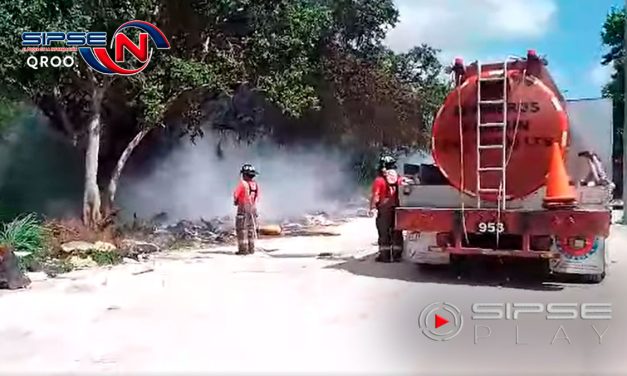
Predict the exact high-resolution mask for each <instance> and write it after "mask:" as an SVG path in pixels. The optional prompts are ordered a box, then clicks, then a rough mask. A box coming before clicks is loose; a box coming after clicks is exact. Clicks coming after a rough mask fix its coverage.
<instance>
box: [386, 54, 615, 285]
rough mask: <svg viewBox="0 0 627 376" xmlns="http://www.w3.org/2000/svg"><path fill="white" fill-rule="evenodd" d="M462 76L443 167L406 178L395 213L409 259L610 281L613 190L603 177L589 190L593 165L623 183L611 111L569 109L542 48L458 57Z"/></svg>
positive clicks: (448, 103)
mask: <svg viewBox="0 0 627 376" xmlns="http://www.w3.org/2000/svg"><path fill="white" fill-rule="evenodd" d="M451 70H452V72H451V73H452V76H453V77H454V80H455V81H454V88H453V89H452V90H451V92H450V93H449V94H448V96H447V97H446V99H445V101H444V104H443V105H442V106H441V108H440V109H439V111H438V113H437V114H436V116H435V120H434V122H433V127H432V142H431V144H432V145H431V149H432V158H433V163H423V164H420V165H406V166H405V167H406V168H405V171H404V172H403V174H404V175H405V176H406V177H409V179H406V181H408V182H406V183H405V185H404V186H403V187H402V188H401V190H400V193H399V201H400V205H399V207H398V208H397V209H396V214H395V215H396V222H395V227H396V229H397V230H401V231H403V234H404V249H403V259H404V260H406V261H410V262H413V263H416V264H418V265H450V264H451V263H452V262H454V261H456V260H458V259H460V258H463V257H479V256H482V257H486V256H487V257H501V258H504V257H506V258H510V259H514V261H515V260H520V259H522V258H533V259H538V260H540V261H543V262H545V263H546V265H547V267H548V269H549V270H550V271H551V272H552V273H556V274H557V273H560V274H571V275H574V277H576V279H580V280H583V281H584V282H589V283H598V282H600V281H602V280H603V278H604V277H605V274H606V268H607V260H608V249H607V237H608V236H609V230H610V224H611V208H610V200H611V197H612V188H613V187H612V183H611V182H608V181H606V179H598V175H599V174H598V171H597V174H596V175H595V176H597V179H596V181H595V179H592V181H591V180H590V179H588V180H587V181H582V180H585V178H586V176H588V175H589V174H590V172H594V171H591V169H594V168H595V166H594V164H591V163H589V160H588V159H590V158H588V157H589V156H590V155H594V156H595V157H596V159H597V162H598V161H600V165H601V166H597V167H602V168H604V169H605V171H606V175H603V174H601V175H602V176H612V175H611V167H612V166H611V150H612V123H611V111H612V110H611V103H610V102H609V101H608V100H605V99H599V100H583V101H566V100H565V99H564V97H563V96H562V94H561V93H560V91H559V90H558V88H557V86H556V84H555V82H554V81H553V79H552V77H551V75H550V73H549V72H548V69H547V61H546V60H545V59H544V58H542V57H540V56H538V55H537V53H536V52H535V51H533V50H529V51H528V52H527V56H526V57H514V58H508V59H505V60H504V61H500V62H495V63H480V62H474V63H471V64H469V65H465V64H464V62H463V60H462V59H460V58H458V59H455V63H454V65H453V66H452V68H451ZM598 164H599V163H597V165H598ZM407 166H409V167H412V168H410V170H411V171H408V168H407ZM599 180H601V181H599ZM603 180H605V181H603Z"/></svg>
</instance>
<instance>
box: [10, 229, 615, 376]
mask: <svg viewBox="0 0 627 376" xmlns="http://www.w3.org/2000/svg"><path fill="white" fill-rule="evenodd" d="M373 222H374V220H373V219H368V218H361V219H356V220H353V221H350V222H349V223H347V224H345V225H342V226H341V227H340V228H339V229H338V230H339V231H340V232H341V234H342V235H341V236H329V237H302V238H276V239H264V240H262V241H260V243H259V245H260V247H261V248H263V249H265V250H266V251H267V252H258V253H257V254H255V255H253V256H244V257H240V256H234V255H232V253H233V252H234V249H233V248H213V249H204V250H197V251H185V252H170V253H166V254H161V255H159V256H158V257H156V258H154V259H153V260H151V261H149V262H144V263H137V264H123V265H119V266H116V267H113V268H109V269H97V270H89V271H77V272H73V273H70V274H67V275H64V276H62V278H57V279H54V280H46V279H41V280H35V281H34V283H33V285H32V287H31V288H30V289H29V290H25V291H17V292H0V312H2V314H1V318H2V319H1V320H0V373H4V374H18V373H19V374H25V373H34V372H37V373H46V374H50V373H52V372H59V373H60V372H64V373H67V372H73V373H80V374H84V373H90V374H95V373H108V374H110V373H124V374H131V373H134V374H136V373H166V372H175V371H176V372H178V373H182V372H203V373H208V372H229V373H233V372H250V373H253V372H254V373H272V374H276V373H279V372H281V373H288V372H289V373H293V372H297V373H305V372H307V373H323V372H324V373H327V372H334V373H369V374H372V373H386V374H399V373H404V374H430V375H431V374H453V373H457V374H461V373H466V374H467V373H472V374H484V375H485V374H495V375H497V374H498V375H504V374H516V373H523V372H524V371H528V372H527V373H533V372H535V373H541V374H547V373H551V372H552V373H554V374H571V375H573V374H578V373H586V374H603V373H605V374H610V373H613V374H626V373H627V360H626V359H625V350H624V338H627V320H626V319H624V317H625V312H626V307H627V304H626V303H625V298H624V297H623V295H624V294H625V292H624V291H625V286H627V283H626V282H627V278H626V276H627V273H626V272H627V270H626V269H627V267H626V266H625V265H627V263H626V262H625V260H626V257H625V256H624V253H623V250H624V249H625V246H624V244H625V241H627V231H626V230H625V229H624V228H622V227H620V226H615V227H614V228H613V230H612V231H613V233H612V238H611V244H610V246H611V248H612V251H613V254H612V260H613V263H612V265H611V270H610V273H609V275H608V277H607V278H606V280H605V281H604V282H603V283H601V284H599V285H577V284H560V283H539V282H537V281H533V280H529V279H528V278H525V276H526V272H525V271H524V270H521V268H519V267H518V266H513V267H510V269H509V271H508V272H507V273H505V274H504V273H501V272H499V273H495V272H494V270H493V269H490V268H487V269H485V268H484V269H478V270H479V271H478V272H477V273H472V275H469V276H462V277H461V278H460V279H458V278H457V276H456V275H455V274H454V273H449V272H446V271H419V270H417V268H416V267H415V266H413V265H409V264H377V263H374V262H373V261H372V257H371V256H368V257H365V256H366V255H368V254H370V253H373V252H374V251H375V247H374V246H373V243H374V242H375V240H376V232H375V231H374V223H373ZM321 253H332V254H333V255H334V256H335V257H334V258H331V259H329V258H318V257H316V256H318V255H319V254H321ZM364 257H365V258H364ZM478 268H479V266H478ZM481 270H482V271H481ZM506 274H507V275H508V276H509V277H511V279H510V281H509V282H506V281H505V279H504V275H506ZM32 277H33V279H36V277H37V275H33V276H32ZM536 300H537V301H540V302H551V301H557V302H563V301H568V302H580V303H581V302H605V301H607V302H611V303H612V304H613V312H614V318H613V319H612V320H611V321H610V322H609V329H608V330H607V331H606V332H605V334H604V335H603V341H602V342H603V343H602V344H599V343H598V342H599V339H598V336H597V335H595V332H594V331H592V330H593V329H592V328H591V326H590V325H591V324H596V328H597V329H598V330H599V331H600V332H601V333H603V331H604V329H606V327H608V322H600V323H599V322H593V323H589V322H582V321H573V322H572V323H570V322H567V323H564V324H563V326H564V331H565V332H566V333H567V336H568V337H569V340H570V344H569V343H568V341H566V340H558V341H553V342H554V343H553V344H551V342H552V339H553V337H555V333H556V330H559V327H560V325H561V324H562V323H554V322H551V321H548V320H545V319H544V318H543V317H541V318H538V319H531V318H530V319H528V320H524V321H523V320H521V322H520V325H519V332H520V333H519V334H520V337H521V340H522V341H524V342H525V343H527V344H526V345H521V344H516V339H515V324H514V323H512V322H503V323H499V325H494V326H493V327H492V328H491V330H492V334H493V335H492V336H491V338H488V339H486V340H485V341H483V342H481V343H478V344H475V343H474V342H473V339H474V332H473V323H472V322H468V321H470V320H467V323H466V325H465V326H464V328H463V330H462V332H461V334H460V335H459V336H458V337H456V338H455V339H453V340H451V341H449V342H433V341H431V340H428V339H427V338H426V337H424V336H423V335H422V334H421V333H420V332H419V330H418V328H417V315H418V313H419V312H420V310H421V309H422V308H423V307H424V306H426V305H428V304H429V303H431V302H435V301H446V302H450V303H453V304H455V305H457V306H463V307H466V306H469V305H470V304H471V303H472V302H477V301H485V302H488V301H490V302H513V301H523V302H530V301H536ZM558 337H559V338H563V335H561V333H560V336H558Z"/></svg>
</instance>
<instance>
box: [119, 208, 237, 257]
mask: <svg viewBox="0 0 627 376" xmlns="http://www.w3.org/2000/svg"><path fill="white" fill-rule="evenodd" d="M120 231H121V232H122V234H124V237H127V238H128V237H130V238H133V239H142V240H143V241H146V242H149V243H152V244H155V245H157V246H158V247H159V248H164V249H166V248H183V247H198V246H206V245H216V244H228V243H231V242H234V241H235V227H234V225H233V219H232V218H230V217H221V218H213V219H211V220H205V219H203V218H201V219H199V220H197V221H191V220H181V221H179V222H177V223H174V224H171V223H167V214H165V213H160V214H158V215H156V216H154V217H153V218H152V219H150V220H148V221H143V220H141V219H139V218H137V217H135V218H134V219H133V222H132V223H131V224H130V225H129V226H126V227H122V228H121V229H120Z"/></svg>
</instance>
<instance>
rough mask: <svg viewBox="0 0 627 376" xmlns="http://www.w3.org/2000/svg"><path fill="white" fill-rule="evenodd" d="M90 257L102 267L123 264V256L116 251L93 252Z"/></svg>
mask: <svg viewBox="0 0 627 376" xmlns="http://www.w3.org/2000/svg"><path fill="white" fill-rule="evenodd" d="M89 257H91V259H92V260H94V262H96V264H98V265H100V266H104V265H116V264H119V263H121V262H122V256H121V255H120V254H119V253H118V252H116V251H91V252H89Z"/></svg>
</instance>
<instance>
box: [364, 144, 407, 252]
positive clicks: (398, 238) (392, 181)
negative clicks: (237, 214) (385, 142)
mask: <svg viewBox="0 0 627 376" xmlns="http://www.w3.org/2000/svg"><path fill="white" fill-rule="evenodd" d="M379 172H380V175H379V176H378V177H377V178H376V179H375V180H374V182H373V184H372V196H371V199H370V209H377V219H376V225H377V232H378V233H379V239H378V244H379V255H378V256H377V261H380V262H392V261H400V260H401V254H402V252H403V233H402V232H401V231H396V230H394V224H395V209H396V207H398V205H399V201H398V191H399V185H400V178H399V176H398V173H397V172H396V160H395V159H394V158H392V157H389V156H384V157H382V158H381V160H380V161H379Z"/></svg>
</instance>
